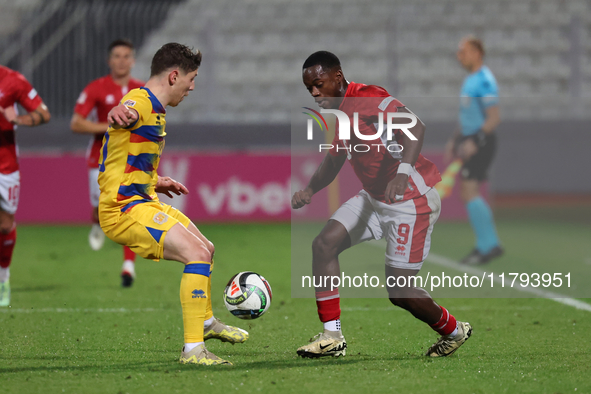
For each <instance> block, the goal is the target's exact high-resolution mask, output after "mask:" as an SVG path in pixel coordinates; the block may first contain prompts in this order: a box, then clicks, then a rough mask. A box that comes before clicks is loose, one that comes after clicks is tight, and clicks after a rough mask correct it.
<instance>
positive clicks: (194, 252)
mask: <svg viewBox="0 0 591 394" xmlns="http://www.w3.org/2000/svg"><path fill="white" fill-rule="evenodd" d="M211 256H212V253H211V252H210V251H209V248H208V247H207V245H205V244H204V243H203V242H199V243H197V242H195V243H193V244H192V245H190V247H188V248H187V249H186V250H185V251H184V253H183V257H184V260H185V261H183V263H185V264H187V263H190V262H193V261H206V262H208V263H209V262H211Z"/></svg>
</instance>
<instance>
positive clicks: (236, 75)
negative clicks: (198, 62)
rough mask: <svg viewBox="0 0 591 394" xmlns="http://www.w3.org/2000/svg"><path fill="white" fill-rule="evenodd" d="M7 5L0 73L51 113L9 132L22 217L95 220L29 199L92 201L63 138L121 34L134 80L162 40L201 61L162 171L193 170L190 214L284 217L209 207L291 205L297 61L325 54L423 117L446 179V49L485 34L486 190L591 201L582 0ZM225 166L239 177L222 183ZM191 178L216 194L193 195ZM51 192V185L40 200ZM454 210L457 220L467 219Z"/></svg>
mask: <svg viewBox="0 0 591 394" xmlns="http://www.w3.org/2000/svg"><path fill="white" fill-rule="evenodd" d="M0 8H1V9H2V12H1V13H0V37H1V38H0V64H3V65H6V66H8V67H11V68H13V69H16V70H18V71H20V72H22V73H23V74H24V75H25V76H26V77H27V78H28V79H29V81H30V82H31V83H32V84H33V86H34V87H35V88H36V89H37V90H38V92H39V93H40V95H41V97H43V99H44V101H45V102H46V103H47V105H48V106H49V108H50V110H51V112H52V115H53V117H52V121H51V123H50V124H48V125H45V126H42V127H40V128H36V129H31V130H29V129H26V128H21V129H20V130H18V132H17V138H18V141H19V145H20V148H21V155H22V159H21V163H22V166H23V168H22V179H23V191H22V199H21V205H20V208H19V212H18V215H19V216H20V218H19V220H22V221H29V222H35V221H38V222H39V221H40V222H46V221H52V222H55V221H57V222H59V221H65V222H70V221H74V222H75V221H86V220H88V209H82V208H81V209H80V210H75V209H74V210H72V212H70V213H64V212H60V214H59V215H57V214H56V215H54V216H51V218H50V217H49V216H47V215H45V216H44V215H42V214H41V212H39V210H38V209H37V210H36V208H37V207H36V206H35V204H36V203H37V204H38V198H40V194H41V193H44V194H45V196H43V198H44V199H48V198H55V199H56V200H59V199H60V198H62V197H63V198H65V196H68V198H70V199H71V201H76V202H78V201H79V204H80V205H81V206H82V204H84V205H88V202H87V199H88V198H87V195H88V192H87V178H86V175H85V166H84V161H83V159H82V156H83V152H84V150H85V147H86V145H87V143H88V138H87V137H83V136H79V135H74V134H72V133H71V131H70V129H69V120H70V117H71V115H72V111H73V107H74V104H75V101H76V99H77V97H78V95H79V94H80V91H81V90H82V89H83V88H84V87H85V86H86V84H87V83H88V82H90V81H91V80H92V79H95V78H98V77H100V76H102V75H105V74H107V73H108V68H107V65H106V57H107V53H106V48H107V46H108V44H109V43H110V42H111V41H113V40H114V39H116V38H120V37H125V38H129V39H131V40H132V41H133V42H134V43H135V45H136V47H137V63H136V66H135V68H134V70H133V73H132V74H133V76H134V77H137V78H140V79H143V80H146V79H147V78H148V77H149V66H150V60H151V57H152V55H153V54H154V53H155V51H156V50H157V49H158V48H159V47H160V46H161V45H162V44H164V43H166V42H170V41H177V42H181V43H183V44H187V45H190V46H194V47H196V48H199V49H200V50H201V51H202V52H203V65H202V67H201V68H200V70H199V76H198V77H197V80H196V81H197V83H196V89H195V92H193V93H192V94H191V95H190V96H189V97H188V98H187V99H185V100H184V101H183V103H182V104H181V105H180V106H179V107H178V108H173V109H170V111H168V116H167V132H168V137H167V149H166V150H165V154H164V163H166V162H170V163H173V164H174V165H173V164H171V165H173V167H174V166H177V167H178V163H183V160H185V161H187V162H188V163H189V168H190V175H189V178H188V179H189V181H188V182H189V183H190V184H191V185H193V186H191V187H193V189H191V191H192V197H189V198H190V199H193V198H194V199H196V200H195V201H193V200H190V202H184V204H186V206H187V207H191V208H189V211H188V213H189V215H190V216H191V215H193V216H194V217H196V218H199V219H203V220H214V221H215V220H233V219H236V220H243V219H248V220H272V219H270V218H275V219H277V220H288V219H289V215H290V212H289V206H288V203H287V202H284V203H282V204H278V205H277V207H279V206H281V207H282V208H281V210H280V209H279V208H277V209H271V210H270V212H266V211H265V210H264V209H263V208H261V207H259V208H256V209H255V210H253V211H251V210H250V208H248V207H249V205H248V204H243V205H239V206H240V207H241V208H244V212H237V210H234V211H232V210H230V209H229V208H228V209H227V212H225V213H224V214H220V212H221V211H218V213H217V214H212V213H210V212H209V211H207V207H208V206H210V207H215V204H216V203H218V202H216V201H218V200H216V198H217V197H218V195H217V194H216V191H218V190H222V189H219V188H220V187H222V186H223V188H227V190H239V187H238V186H236V185H241V184H240V182H248V183H250V184H251V185H252V187H254V188H255V189H257V190H258V191H259V192H260V193H263V194H264V193H265V192H264V190H266V189H265V187H266V186H265V184H268V183H269V182H270V183H271V184H273V185H275V183H276V188H277V189H276V190H275V189H274V188H275V186H273V187H272V188H271V189H272V191H268V192H267V194H264V195H265V196H267V197H268V196H269V195H270V196H271V197H269V198H271V199H272V200H273V199H274V198H279V197H277V196H279V195H281V194H283V197H282V198H284V199H288V198H289V194H290V193H288V186H287V183H288V182H290V179H291V180H295V182H296V183H297V182H299V183H302V182H306V181H307V179H306V178H305V176H304V175H305V174H303V173H302V170H301V169H297V168H292V169H291V171H290V159H289V155H290V152H295V151H297V149H295V150H294V147H291V146H290V113H291V111H292V110H293V108H292V107H293V103H294V102H296V101H298V100H301V99H302V98H305V97H306V95H307V92H306V90H305V88H304V86H303V84H302V82H301V67H302V64H303V61H304V60H305V59H306V57H307V56H308V55H309V54H311V53H312V52H314V51H317V50H322V49H324V50H329V51H331V52H334V53H335V54H337V56H339V57H340V59H341V62H342V65H343V70H344V73H345V76H346V77H347V78H348V79H349V80H352V81H355V82H362V83H367V84H376V85H380V86H383V87H385V88H386V89H388V90H389V92H390V93H391V94H393V95H394V96H396V97H397V98H399V99H400V100H401V101H402V102H403V103H405V104H408V105H409V107H410V108H411V109H413V111H415V113H417V114H418V115H419V117H421V118H422V119H423V120H424V121H425V123H426V124H427V136H426V141H425V148H424V149H425V152H428V153H429V154H428V155H427V157H428V158H430V159H432V160H433V161H435V162H437V164H438V165H439V168H440V171H443V169H444V168H442V165H443V164H442V161H441V152H442V148H443V145H444V144H445V141H446V140H447V138H448V137H449V135H450V134H451V132H452V131H453V129H454V128H455V125H456V117H457V109H458V102H459V98H458V95H459V90H460V86H461V83H462V80H463V78H464V77H465V72H464V70H462V69H461V67H460V66H459V65H458V63H457V61H456V59H455V51H456V48H457V44H458V42H459V40H460V38H461V37H463V36H465V35H467V34H475V35H476V36H478V37H480V38H482V39H483V41H484V44H485V48H486V57H485V64H486V65H488V66H489V67H490V68H491V70H492V72H493V73H494V74H495V76H496V78H497V80H498V82H499V90H500V96H501V101H500V108H501V116H502V124H501V126H500V127H499V130H498V133H499V146H498V155H497V159H496V161H495V163H494V165H493V171H492V176H491V182H490V190H491V192H492V194H493V195H494V196H497V197H499V198H504V197H506V196H518V195H527V196H536V198H540V197H543V196H552V197H556V196H563V197H565V198H566V197H569V196H570V197H573V196H575V197H577V198H586V197H588V196H590V195H591V182H589V175H588V169H589V168H591V155H589V154H588V152H589V148H590V147H591V134H590V133H589V129H590V127H589V124H590V123H589V121H590V120H591V40H590V39H589V38H590V37H591V2H589V1H587V0H568V1H567V0H538V1H534V0H525V1H524V0H486V1H485V0H468V1H466V0H444V1H437V2H432V1H426V0H406V1H402V0H400V1H389V0H374V1H371V2H364V1H353V0H338V1H337V0H327V1H322V2H317V1H307V0H305V1H300V0H291V1H287V0H275V1H272V0H246V1H236V0H218V1H205V0H186V1H166V2H162V1H148V0H142V1H138V0H129V1H125V2H121V1H107V0H95V1H68V0H44V1H41V0H17V1H7V0H1V1H0ZM298 102H299V101H298ZM309 102H310V105H313V104H314V103H313V102H312V101H311V99H310V101H309ZM425 103H427V104H425ZM416 108H419V109H416ZM295 148H297V147H295ZM290 149H291V150H290ZM214 157H215V158H220V157H224V159H219V161H218V159H215V160H214ZM280 157H283V159H280ZM254 158H257V159H256V160H255V159H254ZM267 160H268V163H267V164H261V163H263V162H265V161H267ZM274 160H279V161H281V160H283V162H284V163H285V164H277V165H274V164H272V163H276V162H275V161H274ZM39 163H45V165H41V166H40V165H39ZM65 163H69V164H67V165H66V164H65ZM277 163H278V162H277ZM177 167H174V169H175V171H176V170H178V168H177ZM165 169H166V167H163V168H162V171H161V172H162V173H163V174H164V170H165ZM204 169H206V170H204ZM232 171H235V172H236V174H239V173H240V171H244V174H239V175H235V176H234V178H231V174H232ZM279 171H285V172H284V174H283V175H281V176H279V175H278V172H279ZM245 174H248V175H245ZM265 177H266V178H265ZM214 178H215V179H214ZM296 178H297V179H296ZM199 179H203V182H202V183H203V184H207V185H209V186H208V187H210V188H212V189H210V191H211V193H210V194H205V195H203V194H200V193H199V192H198V191H196V190H194V188H195V187H198V185H199V184H200V183H199ZM232 179H234V181H235V183H231V182H232ZM44 181H45V182H48V184H47V188H43V189H40V187H39V185H40V184H42V183H43V182H44ZM228 182H230V183H228ZM236 182H238V183H236ZM65 184H68V186H65ZM70 184H71V185H70ZM220 185H221V186H220ZM224 185H225V186H224ZM237 187H238V188H237ZM353 187H356V186H355V184H354V183H353V184H352V186H351V188H353ZM216 188H218V189H216ZM232 188H234V189H232ZM280 189H281V191H279V190H280ZM224 190H225V189H224ZM240 190H242V189H240ZM261 190H263V191H262V192H261ZM219 193H222V192H219ZM257 193H258V192H257ZM260 193H259V194H260ZM347 193H349V191H343V200H344V199H345V198H347V197H348V195H347ZM349 195H350V194H349ZM204 196H206V197H204ZM219 196H221V194H219ZM241 196H242V197H241V198H243V200H241V201H242V202H244V201H246V202H248V201H247V200H246V197H244V195H241ZM36 198H37V199H36ZM257 198H260V196H259V197H257ZM265 198H266V197H265ZM228 201H229V200H227V201H225V202H224V204H226V205H227V204H229V202H228ZM273 201H275V200H273ZM449 201H450V203H449V204H448V206H453V204H456V202H457V201H456V200H455V198H454V199H452V200H449ZM453 201H456V202H453ZM524 201H525V200H524ZM526 203H527V202H526ZM208 204H209V205H208ZM220 204H221V203H220ZM252 204H254V203H252ZM446 204H447V203H446ZM70 206H71V205H70ZM193 206H194V207H195V208H192V207H193ZM264 206H272V207H274V203H272V202H271V203H269V202H268V203H267V204H263V207H264ZM228 207H229V205H228ZM86 208H88V207H86ZM247 208H248V209H247ZM193 209H194V210H193ZM220 209H221V208H220ZM224 209H225V208H224ZM449 209H451V208H449ZM451 211H454V209H451ZM451 211H450V212H451ZM74 212H76V214H74ZM245 212H247V213H245ZM454 212H455V211H454ZM456 213H457V215H456V214H454V215H451V217H456V218H459V217H461V216H462V215H463V213H462V211H461V210H459V209H458V210H457V212H456ZM216 215H217V216H216ZM249 215H250V216H249ZM193 216H192V217H193ZM323 217H324V216H323ZM444 217H445V206H444ZM60 218H61V219H60Z"/></svg>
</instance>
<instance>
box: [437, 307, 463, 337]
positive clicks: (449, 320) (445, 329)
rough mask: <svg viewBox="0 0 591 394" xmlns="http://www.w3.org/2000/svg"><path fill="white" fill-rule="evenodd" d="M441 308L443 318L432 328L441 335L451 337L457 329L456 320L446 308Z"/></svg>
mask: <svg viewBox="0 0 591 394" xmlns="http://www.w3.org/2000/svg"><path fill="white" fill-rule="evenodd" d="M439 307H440V308H441V318H440V319H439V321H438V322H437V323H435V324H432V325H431V328H432V329H434V330H435V331H437V332H438V333H439V334H440V335H449V334H451V333H452V332H454V330H455V329H456V326H457V321H456V318H455V317H453V315H452V314H451V313H449V312H448V311H447V309H445V308H444V307H442V306H439Z"/></svg>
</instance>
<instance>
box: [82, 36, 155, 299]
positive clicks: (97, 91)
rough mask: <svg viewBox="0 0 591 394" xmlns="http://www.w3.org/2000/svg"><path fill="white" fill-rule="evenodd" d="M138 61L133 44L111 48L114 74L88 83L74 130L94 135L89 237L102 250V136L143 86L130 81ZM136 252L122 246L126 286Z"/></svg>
mask: <svg viewBox="0 0 591 394" xmlns="http://www.w3.org/2000/svg"><path fill="white" fill-rule="evenodd" d="M134 62H135V57H134V47H133V44H132V43H131V42H130V41H127V40H116V41H113V42H112V43H111V45H109V60H108V63H109V68H110V69H111V73H110V74H109V75H106V76H104V77H102V78H99V79H96V80H94V81H92V82H91V83H89V84H88V86H86V87H85V88H84V90H83V91H82V93H81V94H80V97H79V98H78V101H77V102H76V106H75V107H74V115H73V116H72V121H71V125H70V127H71V129H72V131H74V132H75V133H81V134H92V135H93V136H92V139H91V140H90V145H89V147H88V152H87V160H86V164H87V166H88V184H89V188H90V204H91V205H92V218H93V221H94V224H93V225H92V228H91V230H90V234H89V235H88V241H89V243H90V246H91V248H92V249H94V250H99V249H100V248H101V247H102V246H103V242H104V240H105V234H104V233H103V230H101V227H100V226H99V222H98V203H99V195H100V190H99V187H98V182H97V178H98V173H99V168H98V167H99V164H98V160H99V156H100V150H101V146H102V145H103V137H104V135H105V132H106V131H107V128H108V127H109V123H108V122H107V114H108V113H109V110H111V108H113V107H114V106H116V105H117V104H118V103H119V101H121V98H122V97H123V96H125V95H126V94H127V92H129V91H130V90H132V89H136V88H140V87H142V86H144V83H143V82H142V81H139V80H137V79H133V78H131V69H132V68H133V65H134ZM134 262H135V253H133V252H132V251H131V249H129V248H128V247H127V246H124V247H123V268H122V270H121V279H122V285H123V287H129V286H131V285H132V284H133V280H134V279H135V264H134Z"/></svg>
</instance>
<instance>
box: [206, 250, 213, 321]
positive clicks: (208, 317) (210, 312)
mask: <svg viewBox="0 0 591 394" xmlns="http://www.w3.org/2000/svg"><path fill="white" fill-rule="evenodd" d="M212 272H213V257H212V258H211V264H210V266H209V278H207V304H206V305H205V320H206V321H208V322H209V321H211V322H210V323H207V324H206V326H207V327H209V326H210V325H211V323H213V309H212V308H211V273H212Z"/></svg>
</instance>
